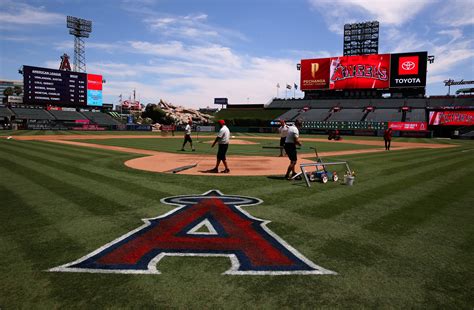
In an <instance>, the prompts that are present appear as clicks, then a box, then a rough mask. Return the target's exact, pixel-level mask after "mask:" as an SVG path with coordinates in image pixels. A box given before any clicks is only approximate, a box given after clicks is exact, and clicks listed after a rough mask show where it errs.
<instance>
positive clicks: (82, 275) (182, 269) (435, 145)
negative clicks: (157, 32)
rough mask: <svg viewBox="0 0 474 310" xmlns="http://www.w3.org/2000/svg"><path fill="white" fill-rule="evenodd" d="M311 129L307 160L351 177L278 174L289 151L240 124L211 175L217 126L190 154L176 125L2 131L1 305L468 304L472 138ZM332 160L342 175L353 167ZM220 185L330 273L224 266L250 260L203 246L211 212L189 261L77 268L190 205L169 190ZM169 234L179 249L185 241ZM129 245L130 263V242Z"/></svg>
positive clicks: (173, 258) (473, 231) (182, 192)
mask: <svg viewBox="0 0 474 310" xmlns="http://www.w3.org/2000/svg"><path fill="white" fill-rule="evenodd" d="M7 137H9V139H7ZM302 138H303V146H302V148H301V149H300V150H298V152H299V153H298V155H299V156H300V157H299V158H300V160H299V162H312V161H314V160H315V157H316V154H315V153H314V149H313V148H316V149H317V151H318V155H319V156H320V157H321V158H323V159H324V160H325V161H340V160H343V161H347V162H348V163H349V164H350V167H351V169H352V170H354V171H355V182H354V185H353V186H348V185H344V184H343V183H342V181H341V180H340V181H338V182H331V181H330V182H328V183H326V184H322V183H319V182H315V183H312V186H311V187H310V188H308V187H307V186H306V185H305V183H304V182H303V181H287V180H284V179H283V178H282V177H283V175H284V173H285V169H286V166H287V165H288V159H287V158H285V157H279V156H278V155H279V150H278V149H276V148H274V147H275V146H277V145H278V140H277V139H278V138H277V137H275V136H274V135H264V134H261V135H257V134H255V135H251V134H245V135H243V134H240V135H239V134H235V137H234V138H232V139H231V145H230V147H229V153H228V160H229V165H230V169H231V173H230V174H225V175H224V174H209V173H204V171H205V170H207V169H209V168H212V167H213V165H214V162H215V152H216V149H213V148H211V142H212V140H213V137H212V136H201V137H199V139H196V138H195V137H193V139H194V146H195V148H196V151H195V152H192V151H191V150H190V148H189V146H186V151H184V152H183V151H181V145H182V141H183V139H182V136H181V134H177V135H176V136H166V137H162V136H161V135H159V134H156V133H140V134H138V133H123V132H104V133H95V134H94V133H88V132H83V133H81V132H46V131H21V132H15V133H13V132H8V131H4V132H0V176H1V178H0V197H1V198H0V203H1V211H2V212H1V217H0V231H1V233H0V249H1V250H0V253H1V255H0V262H1V264H0V274H1V278H2V279H1V281H0V309H12V308H47V309H51V308H182V309H187V308H206V309H209V308H239V309H240V308H252V309H253V308H258V309H280V308H305V309H314V308H342V307H343V308H377V309H380V308H382V309H385V308H423V309H425V308H442V309H472V306H473V304H474V298H473V294H472V291H473V289H474V276H473V274H474V272H473V271H474V264H473V258H474V248H473V245H474V228H473V227H474V225H473V223H474V212H473V210H472V206H474V190H473V184H474V160H473V158H474V143H473V142H472V141H458V140H438V139H406V138H405V139H402V138H395V139H394V142H393V144H392V149H391V150H390V151H384V149H383V141H381V140H380V138H361V137H350V138H346V137H345V139H344V140H343V141H339V142H333V141H331V142H329V141H327V139H325V137H322V136H319V137H318V136H309V135H308V136H306V135H303V137H302ZM194 164H196V166H195V167H193V168H191V169H187V170H184V171H181V172H179V173H168V172H167V171H169V170H170V169H173V168H176V167H180V166H186V165H194ZM222 168H223V167H222ZM335 169H337V172H338V173H339V175H340V176H341V177H340V178H341V179H342V175H343V174H344V169H343V168H342V167H337V168H335ZM211 190H216V191H218V192H220V193H221V194H222V195H224V196H225V195H228V196H229V197H231V198H235V197H237V198H239V197H241V196H242V197H251V198H256V200H255V201H257V200H258V201H259V202H258V203H254V204H252V205H250V204H248V205H245V204H244V205H242V206H241V207H239V208H238V209H239V210H240V209H242V210H243V212H244V213H243V214H246V215H249V217H252V218H257V219H261V220H262V221H268V223H265V224H261V223H260V222H259V223H260V224H258V225H256V226H252V225H253V224H252V225H251V227H250V228H249V229H250V230H252V231H260V228H259V227H260V226H261V225H264V226H266V228H267V229H268V230H269V231H271V232H272V233H271V236H272V237H275V236H277V238H276V240H277V241H281V242H280V243H281V244H283V245H284V246H285V247H286V248H287V249H288V248H289V249H290V250H291V252H292V253H297V254H295V255H296V256H297V257H299V258H302V257H304V259H303V261H304V262H311V264H309V265H310V266H318V267H319V266H320V267H322V268H324V270H328V271H331V272H328V273H326V274H324V273H323V274H318V273H311V272H309V273H304V272H301V273H297V272H294V273H293V272H287V273H273V274H272V273H271V272H268V273H266V274H265V273H259V272H254V273H252V272H248V273H242V274H239V273H238V272H235V273H233V272H229V270H233V268H234V267H236V266H237V265H236V259H235V257H237V258H238V260H239V261H238V262H240V263H241V265H242V266H246V264H247V263H244V262H243V260H242V257H243V256H245V255H243V256H241V254H240V252H239V253H237V252H235V253H236V255H235V256H232V257H233V258H231V256H229V255H227V254H229V253H230V252H229V250H228V248H226V249H227V250H226V251H227V252H226V255H224V254H222V255H221V254H219V255H218V254H217V252H216V251H215V249H216V246H215V245H209V251H211V250H212V251H213V252H212V253H213V255H204V253H207V252H206V251H205V250H206V247H205V244H206V242H205V240H207V239H205V238H210V237H209V236H211V235H212V234H213V233H215V235H214V236H213V237H212V238H213V239H212V240H215V239H219V238H217V237H215V236H221V235H222V234H221V230H222V229H221V228H222V227H218V226H215V227H214V228H215V231H214V228H213V227H211V226H212V224H214V222H212V221H211V222H212V224H209V225H210V226H208V225H207V224H206V225H204V226H203V227H201V226H200V228H204V230H203V232H201V234H204V236H201V237H200V238H201V239H199V242H200V243H199V244H200V246H201V248H200V250H199V251H200V252H199V255H198V254H196V255H193V256H192V255H191V256H190V255H182V254H186V253H187V251H185V250H183V248H184V244H183V243H182V242H181V241H179V242H177V244H176V245H175V246H176V247H180V251H178V252H179V254H181V255H164V257H160V259H158V260H151V258H153V257H152V256H155V254H153V253H158V252H150V253H151V254H150V255H151V256H150V257H148V258H149V259H150V261H151V263H149V264H148V265H147V266H145V267H144V269H141V271H140V272H136V273H134V272H133V271H130V270H132V269H131V267H130V268H129V267H127V266H126V264H125V263H122V264H121V265H120V268H116V266H117V265H118V264H119V263H117V262H115V263H114V264H115V265H108V267H100V266H105V264H106V260H107V256H104V258H103V259H102V260H101V261H100V259H98V260H97V261H100V263H101V264H103V265H100V264H99V263H95V265H93V266H94V268H90V269H86V267H84V268H83V269H81V268H82V267H81V268H78V269H77V270H76V269H74V268H72V269H70V270H68V268H69V267H71V266H72V265H69V264H71V263H77V264H76V265H79V263H84V262H88V260H89V259H91V258H94V257H95V256H94V255H96V254H97V253H100V251H105V252H107V251H109V250H108V249H109V248H110V247H112V246H115V245H117V244H120V242H123V241H124V240H125V241H127V242H128V239H126V238H125V239H121V238H122V237H123V236H127V238H128V237H130V236H133V235H134V234H137V233H140V231H139V230H138V231H137V229H138V228H140V227H142V226H143V225H144V221H143V220H142V219H157V218H158V217H162V216H165V215H166V216H168V217H173V216H175V215H176V214H178V213H179V212H181V211H182V210H186V208H187V206H185V207H182V209H179V210H180V211H179V212H178V211H175V209H177V205H171V204H168V203H166V201H171V200H172V199H171V198H169V197H174V198H173V199H177V198H176V197H181V196H186V197H187V196H193V197H194V198H195V197H201V196H200V195H202V194H204V193H208V192H209V191H211ZM213 193H214V192H213ZM215 193H217V192H215ZM231 198H228V199H231ZM167 199H168V200H167ZM242 199H243V198H242ZM188 200H189V199H188ZM222 201H225V200H224V199H223V200H222ZM186 205H187V203H186ZM191 207H192V206H191ZM157 221H158V220H157ZM217 222H219V221H218V220H217ZM146 223H147V221H145V226H146ZM205 223H209V222H205ZM254 224H255V223H254ZM158 226H160V225H159V224H158ZM162 226H163V225H162ZM257 226H258V227H257ZM226 227H227V226H225V225H224V226H223V229H224V230H225V229H226ZM172 228H173V227H169V229H171V230H172ZM189 228H190V230H188V232H189V231H192V232H193V233H194V234H195V235H196V234H198V233H199V232H198V231H197V230H193V229H194V228H192V227H189ZM191 228H192V229H191ZM206 229H208V230H209V231H207V232H205V230H206ZM265 231H266V230H265ZM206 233H208V234H207V235H206ZM225 233H226V234H227V235H226V236H230V237H232V236H233V233H232V232H230V231H226V232H225ZM224 235H225V234H224ZM230 237H229V238H230ZM153 238H154V237H153ZM153 238H149V239H145V241H149V242H157V240H155V239H153ZM186 238H187V237H186ZM225 238H227V237H221V239H222V240H221V242H223V244H221V246H222V247H224V246H228V244H226V242H227V241H226V240H229V242H231V239H225ZM168 240H171V241H169V243H168V244H167V246H169V247H173V246H174V245H173V241H172V240H177V239H172V238H171V239H168ZM188 240H189V239H188ZM203 240H204V241H203ZM209 240H210V239H209ZM232 240H234V239H232ZM267 241H268V239H267ZM264 243H265V242H264ZM161 244H162V243H161ZM255 244H257V242H255ZM255 244H245V247H242V248H239V249H241V250H242V252H243V253H246V252H245V251H246V249H247V248H246V247H247V246H248V247H250V248H252V249H255V247H256V245H255ZM187 246H188V245H187ZM189 246H192V245H189ZM108 247H109V248H108ZM127 249H128V250H130V251H132V252H133V251H135V252H133V253H132V254H130V255H128V253H127V252H126V250H127ZM140 249H141V248H140ZM122 250H123V251H125V253H124V255H125V256H126V257H128V258H130V257H131V258H130V259H132V258H133V256H134V255H135V254H136V250H137V248H136V247H132V246H129V247H128V248H127V247H122ZM155 250H156V249H155ZM97 251H99V252H97ZM111 252H113V251H109V252H107V253H106V254H110V253H111ZM160 253H161V252H160ZM193 253H196V251H195V252H193ZM264 253H266V252H265V250H262V255H264ZM175 254H176V253H175ZM127 255H128V256H127ZM136 255H138V254H136ZM257 256H258V255H257ZM117 257H118V256H117V255H115V256H114V257H113V259H117ZM255 259H256V260H257V261H258V260H259V259H260V258H259V257H256V258H255ZM91 264H92V263H91ZM85 265H86V264H83V265H82V266H85ZM99 265H100V266H99ZM247 265H249V264H247ZM250 265H251V264H250ZM91 266H92V265H91ZM137 266H138V264H137ZM242 266H241V267H242ZM57 267H61V268H57ZM89 267H90V266H89ZM89 267H87V268H89ZM237 267H238V266H237ZM237 267H236V268H237ZM55 268H56V269H55ZM100 268H103V269H100ZM114 268H115V269H114ZM147 268H148V269H147ZM123 270H126V271H129V272H122V271H123ZM150 270H153V271H155V272H148V271H150ZM65 271H70V272H65ZM158 271H159V272H158ZM234 271H235V270H234Z"/></svg>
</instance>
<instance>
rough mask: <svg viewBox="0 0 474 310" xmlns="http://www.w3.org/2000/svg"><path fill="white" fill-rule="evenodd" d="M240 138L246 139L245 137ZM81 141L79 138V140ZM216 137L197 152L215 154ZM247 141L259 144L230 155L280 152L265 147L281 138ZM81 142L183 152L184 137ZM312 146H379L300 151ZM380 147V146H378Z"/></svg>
mask: <svg viewBox="0 0 474 310" xmlns="http://www.w3.org/2000/svg"><path fill="white" fill-rule="evenodd" d="M239 139H243V140H245V136H244V137H239ZM78 141H79V140H78ZM213 141H214V138H212V137H207V138H202V137H201V138H200V139H199V140H197V139H194V144H193V146H194V147H195V149H196V152H195V153H196V154H214V153H216V147H215V148H212V147H211V145H212V142H213ZM247 141H250V142H255V143H257V144H250V145H240V144H232V139H231V145H230V146H229V151H228V154H229V155H261V156H275V155H278V154H280V150H279V149H274V148H265V147H279V143H280V141H279V140H268V139H247ZM80 142H86V143H95V144H102V145H113V146H123V147H133V148H138V149H144V150H152V151H163V152H172V153H173V152H174V153H182V152H181V147H182V145H183V138H182V137H180V138H175V139H147V138H141V139H133V138H130V139H104V140H102V139H101V140H80ZM310 147H316V148H317V150H318V152H327V151H343V150H357V149H371V148H377V146H371V145H357V144H348V143H324V142H305V143H303V146H302V147H301V149H300V150H298V152H300V153H314V150H313V149H311V148H310ZM378 148H380V146H379V147H378ZM185 150H186V151H191V147H190V145H189V143H188V144H187V145H186V146H185Z"/></svg>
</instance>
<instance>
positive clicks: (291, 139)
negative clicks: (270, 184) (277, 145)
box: [285, 119, 301, 180]
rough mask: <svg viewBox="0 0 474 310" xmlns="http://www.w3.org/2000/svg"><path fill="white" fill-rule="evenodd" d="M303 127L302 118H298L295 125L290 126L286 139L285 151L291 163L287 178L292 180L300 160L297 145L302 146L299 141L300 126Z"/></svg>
mask: <svg viewBox="0 0 474 310" xmlns="http://www.w3.org/2000/svg"><path fill="white" fill-rule="evenodd" d="M300 127H301V120H299V119H298V120H296V121H295V124H294V125H293V126H288V134H287V135H286V139H285V152H286V155H287V156H288V158H289V159H290V164H289V165H288V169H287V170H286V174H285V178H286V179H287V180H291V178H292V176H294V175H296V171H295V166H296V162H297V160H298V158H297V153H296V146H297V145H299V146H301V142H300V141H299V137H300V132H299V130H298V129H299V128H300Z"/></svg>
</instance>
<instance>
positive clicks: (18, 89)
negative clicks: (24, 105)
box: [13, 85, 23, 96]
mask: <svg viewBox="0 0 474 310" xmlns="http://www.w3.org/2000/svg"><path fill="white" fill-rule="evenodd" d="M13 92H14V93H15V95H17V96H20V95H21V94H22V93H23V88H22V87H21V86H19V85H16V86H15V87H14V88H13Z"/></svg>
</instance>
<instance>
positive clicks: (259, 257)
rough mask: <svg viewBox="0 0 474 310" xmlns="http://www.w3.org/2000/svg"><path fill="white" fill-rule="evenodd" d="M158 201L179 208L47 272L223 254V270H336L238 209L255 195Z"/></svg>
mask: <svg viewBox="0 0 474 310" xmlns="http://www.w3.org/2000/svg"><path fill="white" fill-rule="evenodd" d="M161 202H163V203H165V204H172V205H177V206H179V207H178V208H176V209H174V210H172V211H170V212H168V213H167V214H164V215H162V216H160V217H156V218H152V219H146V220H144V221H145V224H144V225H143V226H141V227H139V228H137V229H135V230H133V231H131V232H129V233H127V234H126V235H124V236H122V237H120V238H118V239H116V240H114V241H112V242H110V243H108V244H106V245H104V246H103V247H101V248H99V249H97V250H96V251H94V252H92V253H90V254H88V255H86V256H84V257H82V258H80V259H78V260H76V261H74V262H72V263H68V264H65V265H62V266H59V267H55V268H52V269H50V271H65V272H68V271H70V272H102V273H155V274H159V273H160V272H159V270H158V269H157V264H158V263H159V261H160V260H161V259H162V258H163V257H165V256H224V257H228V258H229V259H230V261H231V264H232V267H231V268H230V269H229V270H227V271H226V272H225V274H250V275H262V274H273V275H278V274H336V273H335V272H333V271H330V270H327V269H324V268H322V267H320V266H317V265H315V264H314V263H313V262H311V261H310V260H309V259H307V258H306V257H304V256H303V255H302V254H300V253H299V252H298V251H297V250H295V249H294V248H292V247H291V246H290V245H288V244H287V243H286V242H285V241H284V240H282V239H281V238H279V237H278V236H277V235H276V234H275V233H273V232H272V231H271V230H270V229H268V227H266V224H268V223H269V222H268V221H263V220H260V219H257V218H254V217H252V216H251V215H249V214H248V213H247V212H245V211H244V210H242V209H240V207H242V206H250V205H256V204H260V203H261V202H262V201H261V200H260V199H257V198H252V197H242V196H231V195H223V194H222V193H221V192H219V191H216V190H212V191H209V192H206V193H204V194H203V195H189V196H175V197H168V198H164V199H162V200H161Z"/></svg>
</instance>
